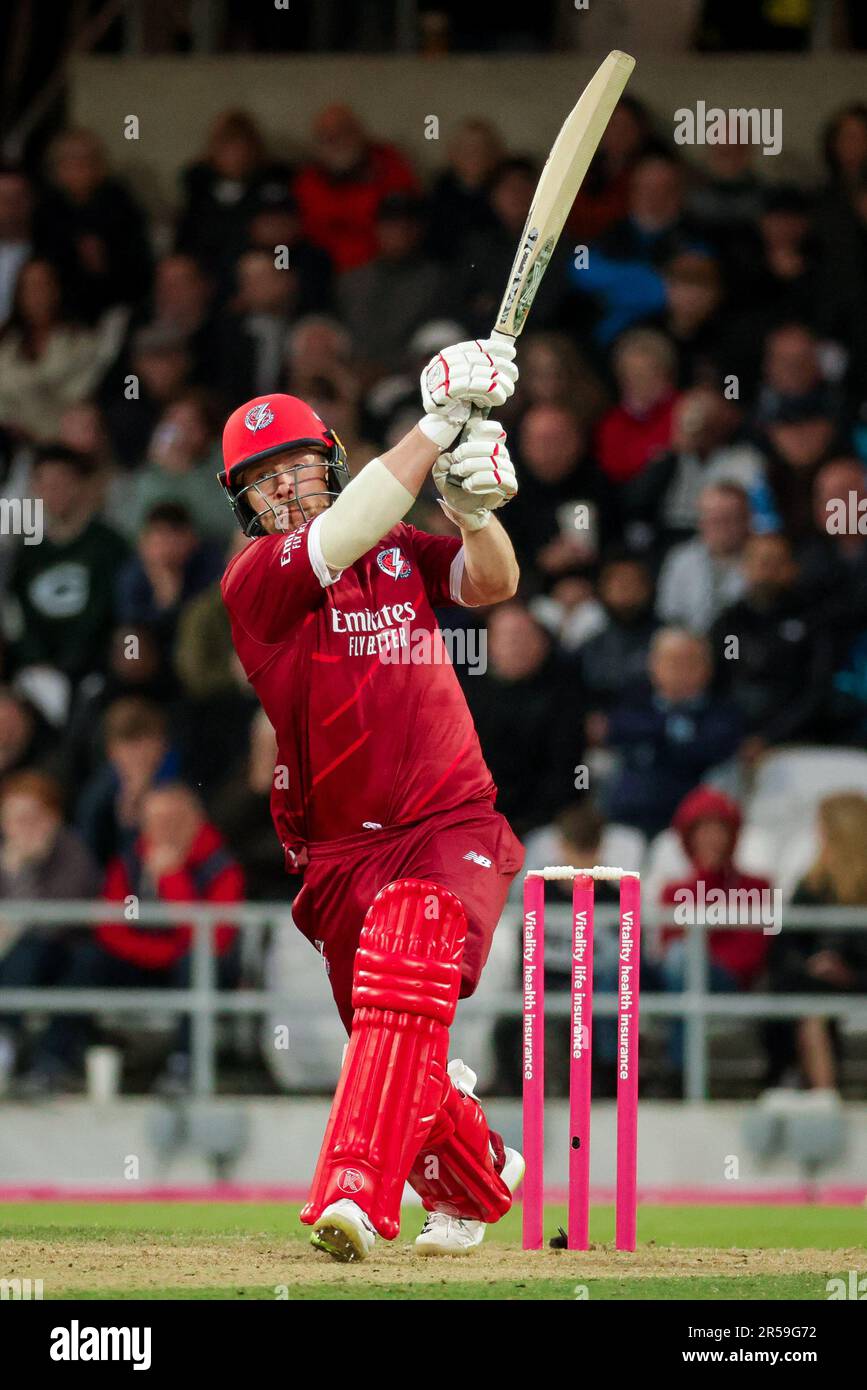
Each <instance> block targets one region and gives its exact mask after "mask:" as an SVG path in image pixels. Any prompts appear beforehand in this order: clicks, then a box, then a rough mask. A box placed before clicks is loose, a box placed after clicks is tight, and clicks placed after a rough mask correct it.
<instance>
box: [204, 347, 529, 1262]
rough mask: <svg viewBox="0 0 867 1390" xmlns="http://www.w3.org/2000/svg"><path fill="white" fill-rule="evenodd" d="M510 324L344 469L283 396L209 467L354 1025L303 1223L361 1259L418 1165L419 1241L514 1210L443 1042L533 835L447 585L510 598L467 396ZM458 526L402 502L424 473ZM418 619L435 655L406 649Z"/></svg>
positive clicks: (504, 1167)
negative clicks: (439, 609) (466, 661)
mask: <svg viewBox="0 0 867 1390" xmlns="http://www.w3.org/2000/svg"><path fill="white" fill-rule="evenodd" d="M514 356H515V349H514V344H513V342H512V341H511V340H509V339H505V338H503V337H502V336H500V335H497V336H496V337H495V338H492V339H490V340H486V341H479V342H467V343H459V344H457V345H456V346H454V347H449V348H446V349H445V350H444V351H443V352H441V353H439V354H438V355H437V356H436V357H435V358H434V359H433V360H432V361H431V362H430V363H429V365H428V366H427V368H426V369H425V371H424V373H423V374H422V379H421V389H422V399H423V404H424V410H425V414H424V416H423V417H422V419H421V420H420V421H419V423H418V424H417V425H416V426H415V427H414V428H413V429H412V430H411V431H410V432H409V433H408V434H407V435H406V436H405V437H404V438H403V439H401V440H400V442H399V443H398V444H396V445H395V446H394V448H392V449H389V450H388V451H387V452H386V453H384V454H383V455H382V457H380V458H375V459H373V460H372V461H371V462H370V463H368V464H367V465H366V466H365V467H364V468H363V469H362V470H361V471H360V472H359V473H358V474H357V476H356V477H354V478H350V474H349V471H348V469H347V465H346V455H345V452H344V450H343V447H342V445H341V443H340V441H339V439H338V438H337V437H336V435H335V434H334V433H333V431H331V430H330V429H329V428H328V427H327V425H326V424H324V423H323V421H322V420H321V419H320V418H319V416H318V415H317V414H316V413H315V412H314V411H313V410H311V409H310V407H309V406H307V405H305V403H304V402H303V401H301V400H298V399H297V398H296V397H294V396H288V395H280V394H272V395H269V396H259V397H257V398H256V399H255V400H252V401H249V402H248V403H247V404H246V405H242V406H241V407H240V408H239V409H238V410H236V411H235V412H234V413H233V414H232V415H231V416H230V417H229V420H228V422H227V424H226V427H225V430H224V434H223V458H224V471H223V472H222V473H221V474H220V482H221V483H222V485H223V487H224V488H225V490H226V493H227V494H228V497H229V500H230V502H231V504H232V507H233V509H234V512H235V516H236V517H237V520H238V522H239V523H240V525H241V527H242V528H243V530H244V533H245V535H247V536H249V537H250V538H251V540H250V543H249V544H248V545H247V546H246V547H245V548H244V549H243V550H242V551H241V552H240V553H239V554H238V555H236V556H235V557H234V558H233V559H232V560H231V562H230V563H229V566H228V568H227V570H226V573H225V576H224V578H223V584H222V589H223V597H224V601H225V603H226V607H227V609H228V611H229V615H230V618H231V624H232V633H233V640H234V644H235V649H236V651H237V653H238V656H239V658H240V660H241V662H242V664H243V667H244V670H245V671H246V674H247V677H248V679H249V681H250V683H251V684H252V686H253V687H254V689H255V690H256V693H257V695H258V696H259V699H260V701H261V703H262V705H263V707H264V709H265V712H266V714H267V715H268V718H269V719H270V721H271V723H272V725H273V726H274V729H275V731H276V735H277V745H278V761H277V767H278V772H279V773H280V774H282V775H278V776H275V781H274V788H273V792H272V798H271V805H272V813H273V817H274V823H275V826H276V829H277V833H278V835H279V837H280V841H281V843H282V845H283V849H284V852H285V856H286V864H287V869H288V870H289V872H296V873H303V878H304V881H303V886H302V888H301V890H300V892H299V893H298V896H297V897H296V899H295V902H294V904H293V917H294V920H295V923H296V925H297V926H298V928H299V929H300V930H301V932H302V933H303V934H304V936H306V937H307V939H308V940H309V941H310V942H311V944H312V945H313V946H314V947H315V948H316V949H317V950H319V951H320V952H321V953H322V956H323V957H324V960H325V964H326V969H327V971H328V975H329V979H330V983H331V988H332V991H333V994H334V999H335V1002H336V1004H337V1008H338V1010H339V1012H340V1016H341V1018H342V1020H343V1023H344V1025H345V1027H346V1030H347V1032H348V1034H349V1043H348V1045H347V1048H346V1051H345V1055H344V1061H343V1068H342V1071H341V1075H340V1080H339V1082H338V1086H337V1091H336V1094H335V1096H334V1102H333V1104H332V1107H331V1114H330V1117H329V1121H328V1127H327V1129H326V1132H325V1138H324V1140H323V1143H322V1149H321V1152H320V1155H319V1161H318V1164H317V1168H316V1173H315V1176H314V1178H313V1185H312V1187H311V1190H310V1196H309V1200H308V1202H307V1205H306V1206H305V1207H304V1209H303V1211H302V1213H301V1220H302V1221H304V1222H305V1223H307V1224H308V1225H310V1226H312V1228H313V1230H312V1235H311V1240H312V1243H313V1245H315V1246H317V1247H318V1248H319V1249H321V1250H324V1251H326V1252H327V1253H328V1254H330V1255H331V1256H333V1257H334V1258H335V1259H338V1260H361V1259H364V1258H365V1257H366V1256H368V1255H369V1254H370V1253H371V1251H372V1250H373V1248H374V1243H375V1240H376V1236H377V1235H380V1236H382V1237H384V1238H385V1239H386V1240H393V1239H394V1238H395V1237H396V1236H397V1234H398V1232H399V1229H400V1203H401V1196H402V1193H403V1189H404V1184H405V1183H406V1182H407V1181H409V1182H410V1183H411V1185H412V1186H413V1187H414V1189H415V1190H416V1192H418V1193H419V1195H420V1196H421V1198H422V1201H423V1204H424V1207H425V1209H426V1211H427V1212H428V1218H427V1221H426V1223H425V1226H424V1229H423V1231H422V1233H421V1235H420V1236H419V1237H418V1239H417V1241H416V1246H417V1249H418V1250H419V1252H420V1253H425V1254H464V1253H466V1252H467V1251H469V1250H472V1249H473V1248H475V1247H476V1246H478V1245H479V1244H480V1242H481V1240H482V1238H483V1236H484V1231H485V1225H486V1224H487V1223H489V1222H493V1221H498V1220H499V1219H500V1217H502V1216H503V1215H504V1214H505V1213H506V1212H507V1211H508V1210H509V1207H510V1205H511V1201H512V1193H513V1192H514V1190H515V1189H516V1187H517V1186H518V1184H519V1182H520V1180H521V1178H522V1176H523V1172H524V1162H523V1159H522V1157H521V1155H520V1154H518V1153H517V1152H515V1151H514V1150H511V1149H506V1148H504V1145H503V1142H502V1140H501V1138H500V1136H499V1135H497V1134H495V1133H493V1132H491V1131H490V1130H489V1129H488V1125H487V1121H486V1120H485V1116H484V1113H483V1111H482V1107H481V1105H480V1104H479V1101H478V1099H477V1098H476V1096H475V1093H474V1085H475V1080H476V1078H475V1075H474V1074H473V1072H472V1071H471V1070H470V1069H469V1068H468V1067H466V1066H465V1065H464V1063H463V1062H460V1061H458V1060H455V1061H453V1062H452V1063H451V1064H449V1062H448V1047H449V1029H450V1027H451V1024H452V1020H453V1018H454V1015H455V1009H456V1007H457V1002H458V999H459V998H465V997H466V996H468V995H471V994H472V993H473V991H474V990H475V988H476V986H477V984H478V981H479V977H480V975H481V972H482V969H483V967H484V964H485V961H486V959H487V957H488V953H489V950H490V947H491V940H492V937H493V932H494V928H495V926H496V924H497V921H498V919H499V916H500V913H501V910H502V908H503V904H504V902H505V899H506V895H507V893H508V890H509V885H510V883H511V881H512V879H513V878H514V876H515V874H516V873H517V872H518V870H519V869H520V867H521V863H522V861H523V850H522V847H521V845H520V844H519V842H518V840H517V839H516V837H515V835H514V834H513V833H512V831H511V829H510V828H509V826H508V824H507V822H506V821H505V820H504V818H503V817H502V816H501V815H499V814H498V813H497V812H496V811H495V810H494V799H495V795H496V788H495V787H494V783H493V781H492V778H491V774H490V772H489V770H488V768H487V767H486V765H485V762H484V759H483V757H482V752H481V748H480V746H479V741H478V737H477V735H476V732H475V728H474V726H473V722H472V719H471V717H470V713H469V710H468V708H467V705H466V701H465V699H464V696H463V692H462V691H461V688H460V686H459V684H458V681H457V678H456V676H455V673H454V670H453V668H452V666H451V663H450V661H449V660H448V658H447V657H446V655H445V650H444V644H443V642H442V637H441V634H440V632H439V628H438V626H437V622H436V618H435V616H434V608H435V607H436V606H438V605H446V604H448V605H454V604H466V605H468V606H470V607H473V606H477V605H487V604H492V603H497V602H500V601H501V600H503V599H507V598H510V597H511V596H512V595H513V594H514V592H515V589H516V586H517V582H518V566H517V562H516V560H515V554H514V551H513V549H512V545H511V543H510V541H509V538H508V536H507V535H506V532H505V531H504V530H503V527H502V526H501V525H500V523H499V521H498V520H497V518H496V516H495V515H494V513H495V512H496V511H497V510H498V509H499V508H500V507H502V506H503V505H504V504H505V503H506V502H508V501H509V500H510V499H511V498H512V497H514V495H515V493H516V491H517V484H516V480H515V470H514V467H513V465H512V463H511V460H510V458H509V453H508V449H507V447H506V438H505V433H504V431H503V429H502V428H501V426H500V425H499V424H498V423H496V421H494V420H490V419H485V418H483V417H481V416H480V415H479V413H478V409H475V410H474V408H481V407H485V408H493V409H495V408H496V407H498V406H501V405H502V404H503V403H504V402H505V401H506V400H507V399H508V397H509V396H511V395H512V392H513V391H514V389H515V382H516V380H517V367H516V366H515V363H514ZM431 471H432V472H433V478H434V482H435V484H436V486H437V488H438V490H439V492H440V494H441V497H442V503H441V505H442V506H443V507H444V509H445V511H446V513H447V515H448V516H449V517H450V518H451V520H452V521H453V522H454V523H455V524H456V525H457V527H458V528H459V530H460V536H459V537H458V536H455V537H445V536H430V535H425V534H423V533H422V532H420V531H418V530H416V529H415V527H413V526H410V525H408V524H406V523H405V522H404V520H403V518H404V516H405V515H406V513H407V512H408V511H409V509H410V507H411V506H412V505H413V502H414V501H415V498H416V496H417V494H418V492H419V490H420V489H421V487H422V485H423V483H424V482H425V480H426V478H427V476H428V474H429V473H431ZM420 633H424V634H425V635H424V638H423V639H422V640H423V643H427V647H426V650H428V651H431V652H435V653H436V654H437V659H434V660H431V661H430V662H429V663H426V664H420V663H419V661H418V660H417V659H412V658H413V657H414V656H415V655H416V653H417V651H418V643H417V642H414V640H413V639H414V637H418V635H419V634H420Z"/></svg>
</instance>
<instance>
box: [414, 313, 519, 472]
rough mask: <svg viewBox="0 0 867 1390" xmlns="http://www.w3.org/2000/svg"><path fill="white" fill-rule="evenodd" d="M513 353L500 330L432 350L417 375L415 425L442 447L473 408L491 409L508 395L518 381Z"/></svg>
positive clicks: (449, 440)
mask: <svg viewBox="0 0 867 1390" xmlns="http://www.w3.org/2000/svg"><path fill="white" fill-rule="evenodd" d="M514 357H515V342H514V339H513V338H509V337H507V336H506V335H505V334H502V333H496V334H494V335H493V337H491V338H484V339H478V340H476V341H474V342H471V343H457V344H456V345H455V346H454V347H447V348H444V349H443V351H442V352H440V353H437V355H436V357H434V358H432V359H431V361H430V362H429V363H428V365H427V366H426V367H425V369H424V371H423V372H422V374H421V395H422V401H423V403H424V408H425V416H424V418H423V419H422V420H420V421H419V428H420V429H421V430H422V431H423V432H424V433H425V434H426V435H427V436H428V438H429V439H431V440H433V442H434V443H435V444H439V446H440V448H442V449H447V448H448V446H449V445H450V444H451V443H453V442H454V440H455V439H456V437H457V435H458V434H459V433H460V431H461V429H462V428H463V426H464V425H465V424H466V422H467V420H468V419H469V417H470V412H471V410H472V409H473V407H475V408H477V409H492V408H494V407H496V406H500V405H503V403H504V402H505V401H507V400H508V399H509V397H510V396H511V395H512V393H513V391H514V389H515V383H516V381H517V380H518V368H517V366H516V365H515V362H514Z"/></svg>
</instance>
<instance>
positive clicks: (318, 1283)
mask: <svg viewBox="0 0 867 1390" xmlns="http://www.w3.org/2000/svg"><path fill="white" fill-rule="evenodd" d="M565 1217H566V1213H565V1209H564V1208H562V1207H549V1208H548V1210H547V1213H546V1232H547V1234H548V1235H553V1234H555V1233H556V1230H557V1227H558V1225H563V1224H565ZM422 1219H423V1213H422V1212H421V1211H420V1210H419V1209H418V1208H408V1209H407V1210H406V1211H405V1215H404V1224H403V1232H402V1234H401V1237H400V1240H399V1241H398V1242H397V1243H396V1244H395V1245H391V1246H389V1245H387V1244H386V1243H385V1242H380V1243H379V1244H378V1246H377V1256H376V1258H375V1259H373V1260H370V1261H367V1262H365V1263H364V1264H363V1265H358V1266H355V1265H336V1264H334V1262H333V1261H330V1260H328V1259H327V1258H325V1257H323V1256H322V1255H320V1254H318V1253H317V1252H315V1251H313V1250H312V1249H311V1248H310V1247H309V1245H308V1243H307V1232H306V1230H305V1229H304V1228H303V1227H302V1226H300V1224H299V1222H298V1207H297V1206H293V1205H289V1204H286V1205H281V1204H277V1203H246V1202H238V1203H225V1202H223V1203H221V1202H216V1203H210V1204H204V1203H192V1202H172V1203H159V1202H118V1203H110V1202H93V1203H77V1202H45V1203H31V1202H21V1203H16V1202H11V1203H0V1278H6V1279H10V1278H16V1277H17V1278H31V1279H38V1278H41V1279H43V1282H44V1297H45V1298H46V1299H49V1298H123V1299H134V1298H148V1299H157V1298H169V1299H174V1298H178V1299H239V1298H240V1299H247V1300H249V1299H270V1300H273V1299H275V1298H278V1297H283V1298H288V1299H291V1300H297V1299H359V1298H360V1299H398V1298H400V1299H402V1300H407V1299H438V1300H453V1299H551V1300H553V1299H575V1298H584V1297H586V1298H590V1299H594V1298H597V1299H598V1298H603V1299H659V1298H664V1299H771V1300H786V1299H823V1300H824V1299H827V1298H828V1289H827V1281H828V1279H829V1278H831V1277H842V1278H846V1277H847V1276H848V1272H849V1271H850V1270H852V1269H854V1270H856V1271H857V1274H858V1277H859V1278H862V1277H864V1276H865V1274H867V1248H865V1242H867V1209H859V1208H856V1207H835V1206H757V1205H749V1206H743V1207H738V1206H731V1205H725V1206H645V1207H642V1208H641V1209H640V1211H639V1224H638V1237H639V1249H638V1251H637V1252H636V1254H635V1255H630V1254H627V1253H623V1252H615V1251H614V1250H613V1243H612V1242H613V1228H614V1214H613V1209H612V1208H610V1207H601V1208H597V1209H595V1210H594V1211H593V1212H592V1216H591V1242H592V1243H593V1246H594V1248H593V1249H592V1250H591V1251H590V1252H589V1254H587V1255H584V1254H582V1253H580V1252H566V1251H552V1250H545V1251H542V1252H526V1253H525V1252H522V1251H521V1249H520V1208H519V1207H518V1208H516V1209H515V1210H514V1211H513V1212H511V1213H510V1214H509V1216H508V1217H506V1218H505V1220H504V1221H502V1222H500V1223H499V1224H498V1225H497V1226H496V1227H492V1229H491V1231H490V1232H489V1233H488V1235H487V1237H486V1240H485V1245H484V1246H483V1248H482V1250H481V1251H479V1252H478V1254H476V1255H473V1256H470V1257H468V1258H466V1259H445V1260H443V1259H420V1258H419V1257H418V1256H416V1255H415V1254H414V1252H413V1250H412V1247H411V1241H412V1239H413V1237H414V1236H415V1235H416V1234H417V1232H418V1231H419V1229H420V1227H421V1222H422ZM799 1252H800V1253H799Z"/></svg>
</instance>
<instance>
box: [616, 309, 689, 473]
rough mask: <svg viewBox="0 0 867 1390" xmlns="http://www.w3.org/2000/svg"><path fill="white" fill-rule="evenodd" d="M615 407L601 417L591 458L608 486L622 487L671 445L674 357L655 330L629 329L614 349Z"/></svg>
mask: <svg viewBox="0 0 867 1390" xmlns="http://www.w3.org/2000/svg"><path fill="white" fill-rule="evenodd" d="M613 366H614V375H615V377H616V378H617V387H618V396H619V400H618V403H617V405H615V406H612V408H611V410H609V411H607V412H606V413H605V415H603V417H602V419H601V420H600V422H599V429H598V431H597V436H596V457H597V458H598V460H599V463H600V466H601V468H602V470H603V472H604V473H605V474H606V475H607V476H608V477H609V478H610V479H611V481H612V482H613V483H625V482H628V480H629V479H630V478H634V477H635V476H636V474H638V473H640V472H641V471H642V469H643V468H644V466H645V465H646V464H647V463H649V462H650V461H651V459H653V458H656V456H657V455H658V454H662V453H664V452H665V450H666V449H668V448H669V447H670V445H671V436H672V427H673V426H672V414H673V411H674V406H675V402H676V400H677V394H676V392H675V378H676V374H677V354H676V352H675V349H674V347H673V346H672V344H671V343H670V342H669V340H668V338H666V337H665V336H664V335H663V334H662V333H659V332H658V331H657V330H656V329H654V328H633V329H630V330H629V332H628V333H624V334H623V336H622V338H621V339H620V340H619V342H618V343H617V346H616V347H615V349H614V360H613Z"/></svg>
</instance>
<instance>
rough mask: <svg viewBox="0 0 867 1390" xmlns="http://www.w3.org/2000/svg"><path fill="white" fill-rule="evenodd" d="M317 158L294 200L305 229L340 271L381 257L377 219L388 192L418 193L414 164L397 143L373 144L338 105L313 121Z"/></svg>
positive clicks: (304, 171)
mask: <svg viewBox="0 0 867 1390" xmlns="http://www.w3.org/2000/svg"><path fill="white" fill-rule="evenodd" d="M313 141H314V146H315V151H316V154H315V159H314V160H313V161H312V162H311V163H309V164H304V165H302V166H301V168H300V169H299V171H298V174H297V175H296V178H295V184H294V189H293V192H294V196H295V198H296V200H297V203H298V208H299V211H300V213H301V225H302V231H303V234H304V236H305V237H307V238H308V239H309V240H310V241H312V242H313V243H314V245H316V246H321V247H322V249H323V251H327V252H328V254H329V255H330V256H331V259H332V261H333V262H334V265H335V268H336V269H337V270H338V271H342V270H352V269H354V268H355V267H356V266H359V265H366V264H367V262H368V261H370V260H372V259H373V257H374V256H375V255H376V253H377V239H376V215H377V211H378V209H379V205H380V203H381V202H382V200H383V198H385V197H387V196H388V194H390V193H415V192H418V188H419V185H418V182H417V180H416V177H415V174H414V173H413V171H412V169H411V168H410V165H409V164H408V163H407V161H406V160H405V159H404V157H403V155H401V154H400V153H399V152H398V150H396V149H395V148H394V146H393V145H387V144H381V143H379V142H378V141H375V140H372V139H371V138H370V136H369V135H368V134H367V132H366V131H365V129H364V126H363V125H362V123H361V121H360V120H359V118H358V116H356V114H355V112H354V111H352V110H351V109H350V108H349V107H348V106H344V105H342V104H341V103H339V102H335V103H334V104H333V105H331V106H327V107H326V108H325V110H324V111H320V113H319V115H318V116H317V117H316V119H315V121H314V123H313Z"/></svg>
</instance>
